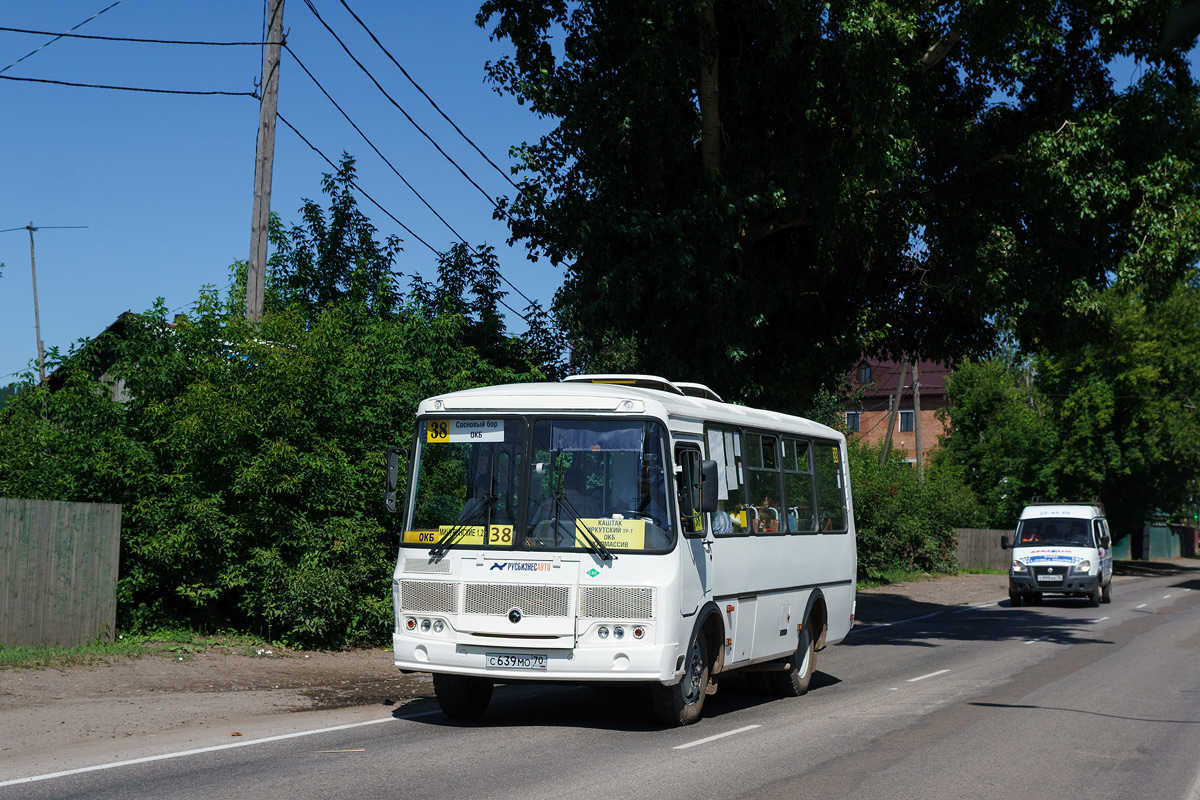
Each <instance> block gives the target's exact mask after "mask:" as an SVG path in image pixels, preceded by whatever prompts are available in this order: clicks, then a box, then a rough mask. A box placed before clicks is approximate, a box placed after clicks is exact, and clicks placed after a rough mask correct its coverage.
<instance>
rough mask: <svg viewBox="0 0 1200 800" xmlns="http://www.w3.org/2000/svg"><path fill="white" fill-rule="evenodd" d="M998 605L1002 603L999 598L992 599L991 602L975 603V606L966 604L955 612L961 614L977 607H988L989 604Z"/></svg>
mask: <svg viewBox="0 0 1200 800" xmlns="http://www.w3.org/2000/svg"><path fill="white" fill-rule="evenodd" d="M998 605H1000V601H999V600H992V601H991V602H989V603H976V604H975V605H973V606H966V607H964V608H960V609H958V610H957V611H955V612H954V613H955V614H961V613H963V612H964V611H974V610H975V609H977V608H987V607H988V606H998Z"/></svg>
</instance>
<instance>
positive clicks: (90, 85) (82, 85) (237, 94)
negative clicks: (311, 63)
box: [0, 75, 258, 98]
mask: <svg viewBox="0 0 1200 800" xmlns="http://www.w3.org/2000/svg"><path fill="white" fill-rule="evenodd" d="M0 79H2V80H6V81H26V82H28V83H52V84H55V85H56V86H76V87H79V88H82V89H114V90H117V91H121V92H150V93H152V94H190V95H224V96H226V97H255V98H256V97H258V95H257V94H255V93H254V92H221V91H212V92H192V91H185V90H182V89H146V88H143V87H138V86H107V85H104V84H100V83H72V82H71V81H52V80H50V79H48V78H17V77H15V76H12V75H0Z"/></svg>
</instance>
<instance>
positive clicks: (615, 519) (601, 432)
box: [524, 419, 675, 551]
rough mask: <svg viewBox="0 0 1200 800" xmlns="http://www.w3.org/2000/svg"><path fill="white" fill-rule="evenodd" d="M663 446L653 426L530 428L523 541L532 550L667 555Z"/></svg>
mask: <svg viewBox="0 0 1200 800" xmlns="http://www.w3.org/2000/svg"><path fill="white" fill-rule="evenodd" d="M666 454H667V450H666V438H665V436H664V435H663V430H662V426H660V425H659V424H658V423H655V422H641V421H636V422H635V421H600V420H578V419H545V420H539V421H538V422H536V423H535V424H534V426H533V455H532V458H531V459H530V463H529V471H528V481H529V504H528V507H527V509H526V517H525V521H526V522H525V528H524V538H525V544H526V546H527V547H530V548H533V549H559V548H571V549H588V544H589V542H590V541H592V540H595V541H599V542H600V543H602V544H603V545H604V547H606V548H607V549H609V550H618V551H619V550H666V549H669V548H670V546H671V544H672V530H673V529H674V527H675V526H674V525H672V524H671V514H670V511H669V507H668V505H667V486H668V485H669V484H668V481H667V472H666V466H665V465H666V463H667V462H666Z"/></svg>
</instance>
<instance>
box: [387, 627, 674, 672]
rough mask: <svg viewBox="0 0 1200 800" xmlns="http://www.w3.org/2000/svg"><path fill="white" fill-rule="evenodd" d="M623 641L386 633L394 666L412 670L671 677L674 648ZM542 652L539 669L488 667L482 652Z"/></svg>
mask: <svg viewBox="0 0 1200 800" xmlns="http://www.w3.org/2000/svg"><path fill="white" fill-rule="evenodd" d="M627 644H628V645H629V646H626V647H621V646H619V645H617V646H612V647H576V648H574V649H571V650H559V649H544V650H543V649H538V648H536V647H497V646H491V645H483V646H480V645H464V644H459V643H456V642H454V641H449V640H447V641H437V640H432V639H420V638H416V637H412V636H406V635H404V634H400V633H393V634H392V649H393V651H394V653H395V661H396V667H397V668H398V669H402V670H408V671H413V672H441V673H450V674H456V675H477V676H482V677H488V678H493V679H494V680H497V681H516V680H520V681H563V682H567V683H586V682H592V681H602V682H621V683H627V682H642V683H644V682H648V681H653V682H656V683H667V684H670V683H675V682H677V681H678V680H679V677H680V673H678V672H676V669H675V662H676V660H677V656H676V652H677V648H676V646H675V645H674V644H670V645H655V644H642V643H640V642H639V643H635V642H628V643H627ZM496 654H500V655H517V656H526V655H536V656H545V657H546V667H545V669H503V668H495V667H492V668H489V667H488V666H487V656H488V655H496Z"/></svg>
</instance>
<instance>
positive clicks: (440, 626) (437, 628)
mask: <svg viewBox="0 0 1200 800" xmlns="http://www.w3.org/2000/svg"><path fill="white" fill-rule="evenodd" d="M444 630H446V623H444V622H442V621H441V620H440V619H435V620H434V621H433V632H434V633H441V632H442V631H444Z"/></svg>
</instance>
